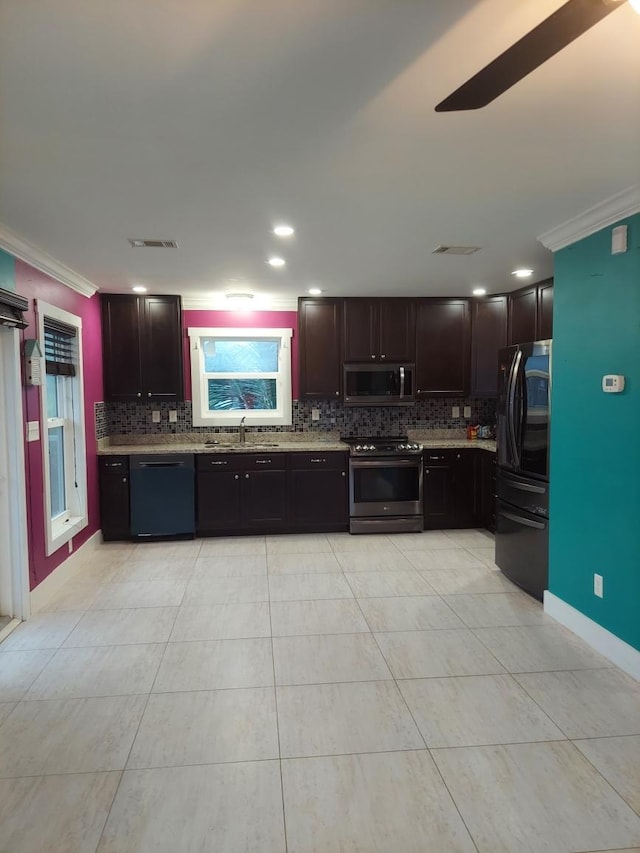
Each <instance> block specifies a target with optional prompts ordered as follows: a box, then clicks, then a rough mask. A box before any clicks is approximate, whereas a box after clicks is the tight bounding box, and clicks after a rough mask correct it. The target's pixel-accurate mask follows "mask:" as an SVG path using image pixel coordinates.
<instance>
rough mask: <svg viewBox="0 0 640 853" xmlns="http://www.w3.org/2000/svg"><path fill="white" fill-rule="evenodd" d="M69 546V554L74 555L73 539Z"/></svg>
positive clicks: (70, 540)
mask: <svg viewBox="0 0 640 853" xmlns="http://www.w3.org/2000/svg"><path fill="white" fill-rule="evenodd" d="M68 545H69V553H70V554H73V538H71V539H69V542H68Z"/></svg>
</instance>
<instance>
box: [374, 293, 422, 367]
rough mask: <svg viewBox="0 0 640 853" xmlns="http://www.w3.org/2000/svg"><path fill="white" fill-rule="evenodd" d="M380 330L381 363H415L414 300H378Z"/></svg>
mask: <svg viewBox="0 0 640 853" xmlns="http://www.w3.org/2000/svg"><path fill="white" fill-rule="evenodd" d="M378 328H379V345H378V354H379V356H380V361H395V362H397V361H404V362H409V363H412V362H414V361H415V357H416V306H415V302H414V300H413V299H380V300H378Z"/></svg>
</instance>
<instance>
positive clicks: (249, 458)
mask: <svg viewBox="0 0 640 853" xmlns="http://www.w3.org/2000/svg"><path fill="white" fill-rule="evenodd" d="M285 466H286V454H285V453H260V454H255V453H254V454H248V455H246V456H243V457H242V469H243V471H269V470H275V471H283V470H284V469H285Z"/></svg>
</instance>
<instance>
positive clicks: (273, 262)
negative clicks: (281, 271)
mask: <svg viewBox="0 0 640 853" xmlns="http://www.w3.org/2000/svg"><path fill="white" fill-rule="evenodd" d="M267 263H268V264H269V266H271V267H283V266H284V265H285V264H286V261H285V259H284V258H269V260H268V261H267Z"/></svg>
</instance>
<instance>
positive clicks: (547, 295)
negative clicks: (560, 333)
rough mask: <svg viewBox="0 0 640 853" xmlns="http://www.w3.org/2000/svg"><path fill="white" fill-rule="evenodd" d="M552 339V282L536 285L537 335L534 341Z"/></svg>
mask: <svg viewBox="0 0 640 853" xmlns="http://www.w3.org/2000/svg"><path fill="white" fill-rule="evenodd" d="M552 337H553V280H551V281H546V282H543V283H542V284H539V285H538V335H537V338H536V340H538V341H546V340H547V339H548V338H552Z"/></svg>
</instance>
